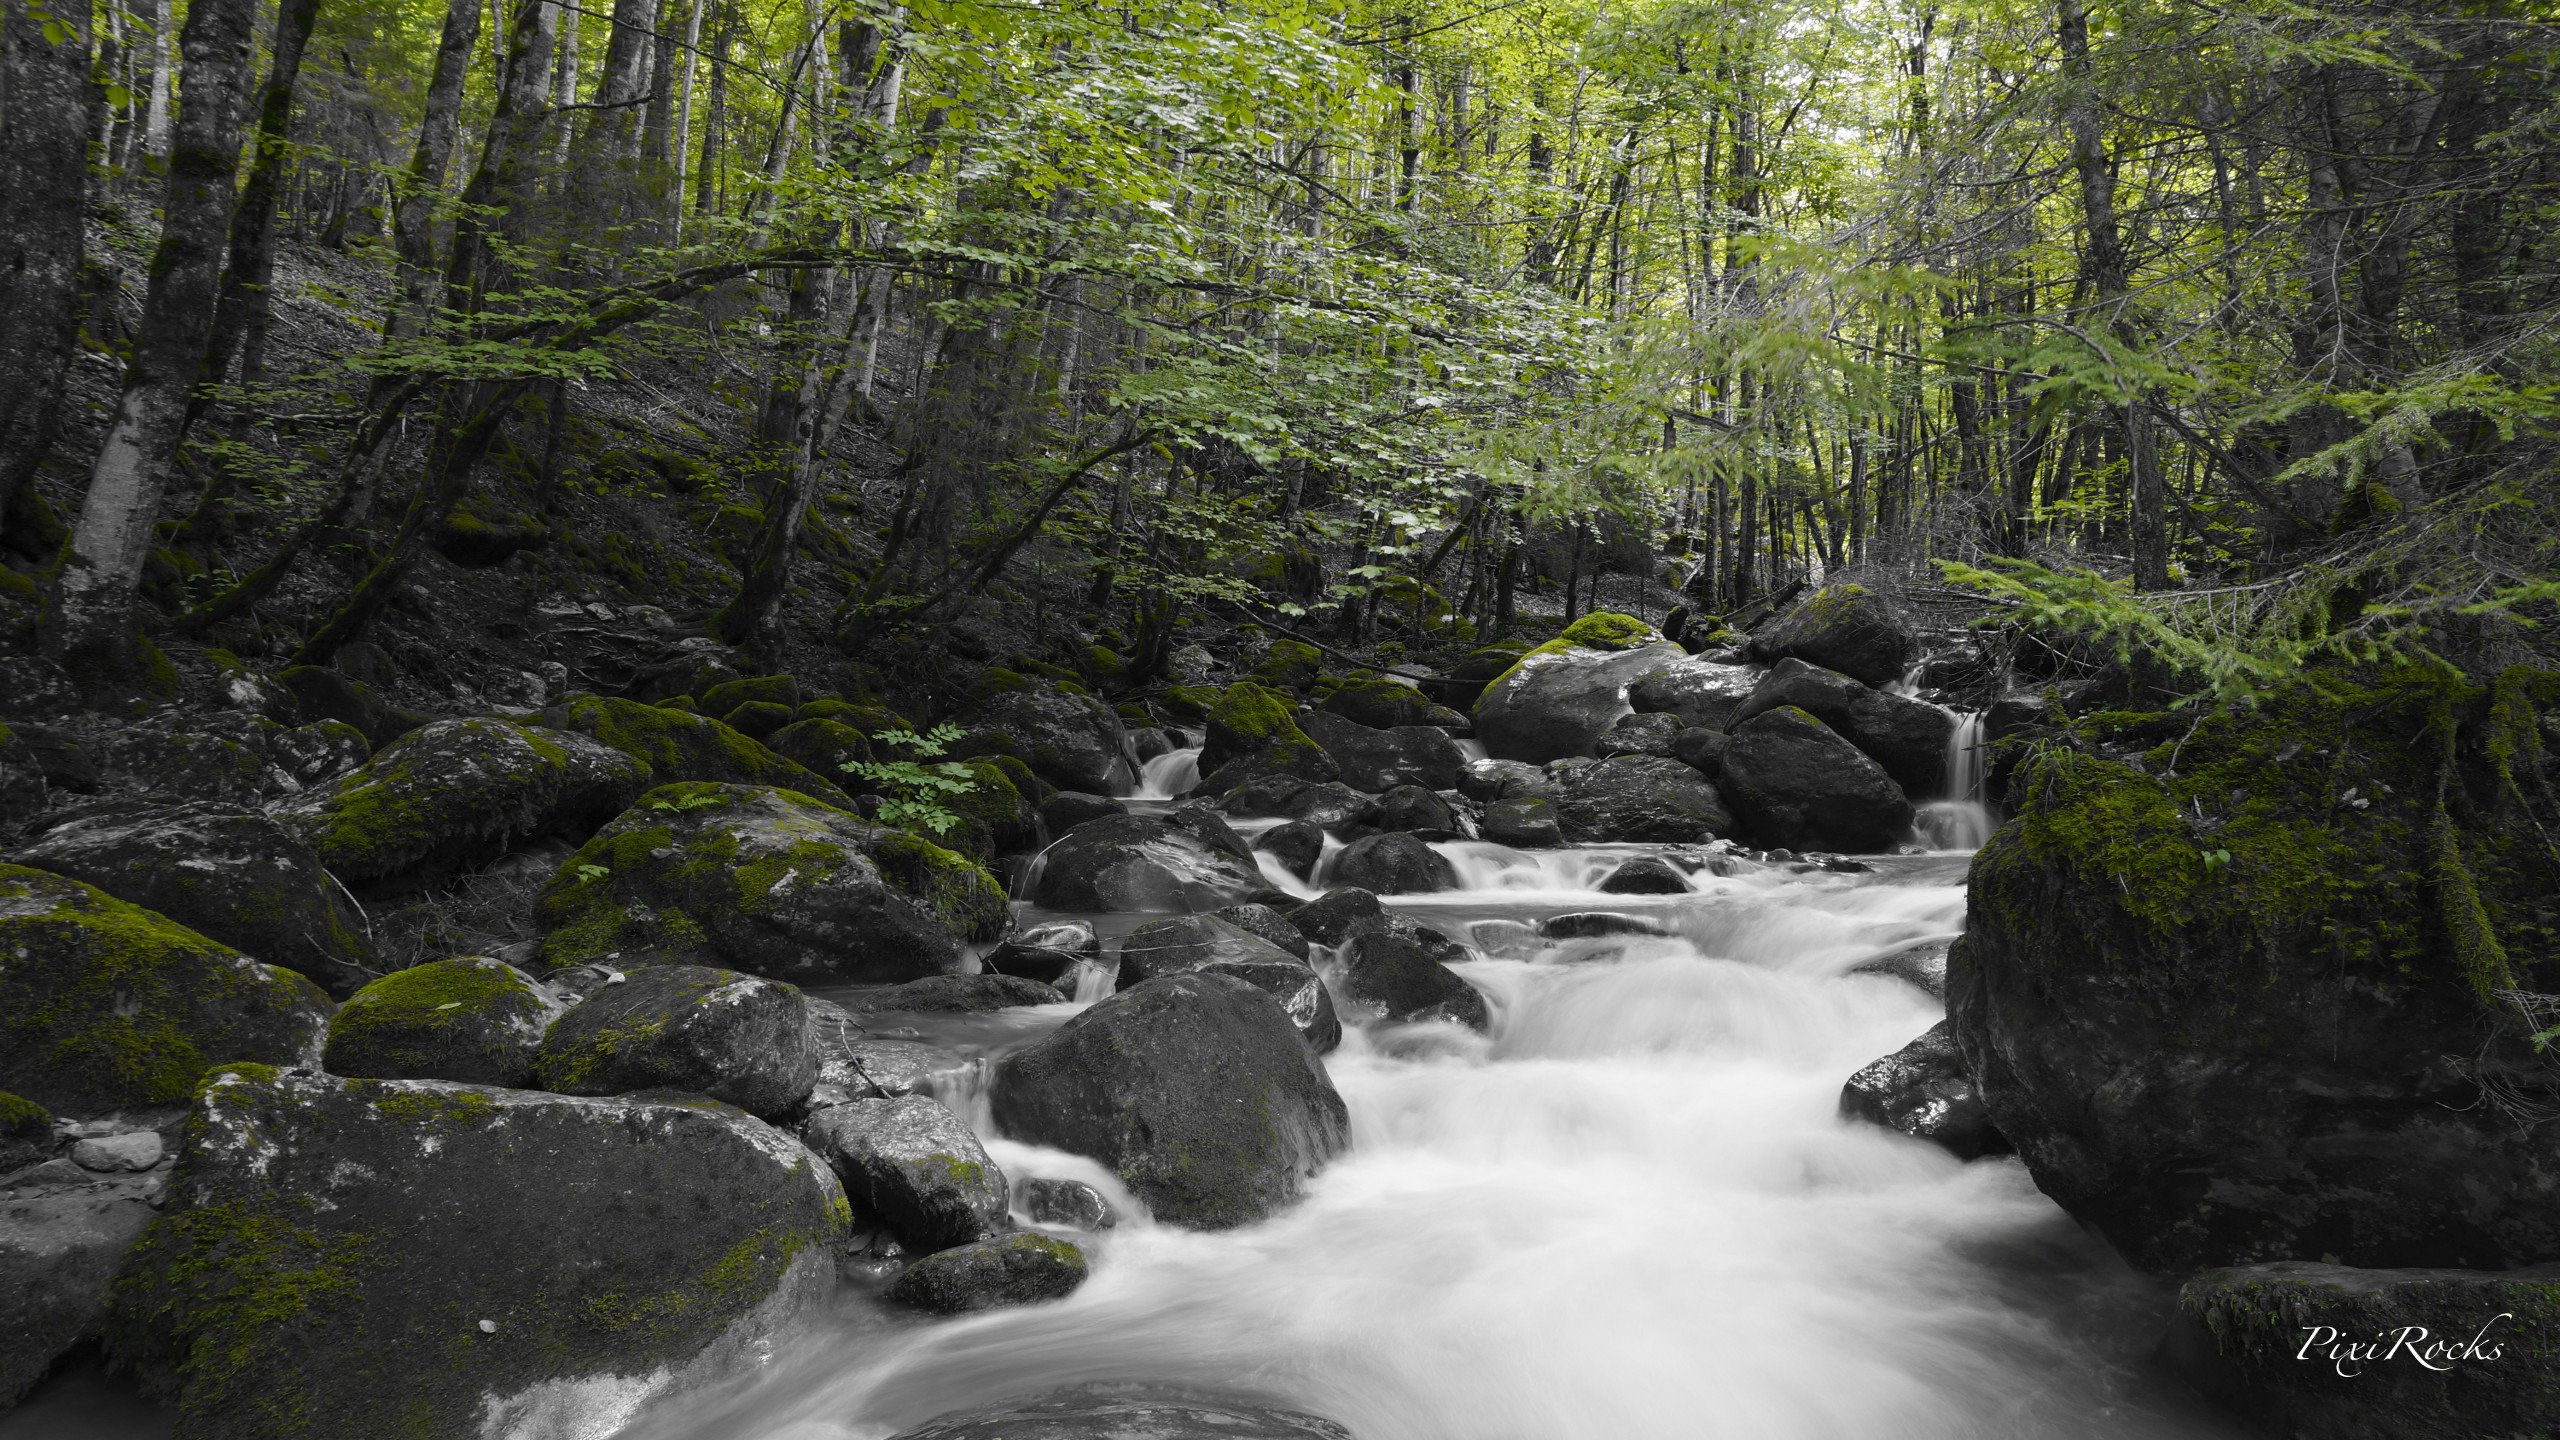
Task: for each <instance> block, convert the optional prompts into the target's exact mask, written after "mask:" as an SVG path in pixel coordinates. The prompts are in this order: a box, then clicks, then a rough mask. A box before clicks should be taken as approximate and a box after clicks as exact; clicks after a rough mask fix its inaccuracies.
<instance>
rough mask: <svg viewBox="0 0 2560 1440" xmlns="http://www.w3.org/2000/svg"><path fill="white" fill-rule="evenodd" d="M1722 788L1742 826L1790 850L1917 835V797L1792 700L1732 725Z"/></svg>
mask: <svg viewBox="0 0 2560 1440" xmlns="http://www.w3.org/2000/svg"><path fill="white" fill-rule="evenodd" d="M1716 786H1717V789H1718V791H1719V793H1721V794H1722V795H1723V797H1724V798H1725V799H1726V800H1727V801H1729V802H1730V803H1731V804H1732V806H1733V812H1734V815H1735V818H1736V819H1737V820H1739V821H1740V823H1741V826H1742V833H1743V834H1745V835H1747V836H1749V837H1750V838H1751V839H1752V841H1753V842H1754V843H1756V844H1760V845H1766V846H1771V847H1783V848H1786V849H1790V850H1848V851H1857V852H1877V851H1886V850H1891V849H1892V848H1893V847H1894V846H1896V845H1899V844H1901V843H1902V842H1903V841H1905V840H1908V839H1910V838H1911V817H1912V810H1911V802H1910V800H1908V799H1907V798H1905V797H1904V795H1903V793H1902V787H1900V786H1898V785H1896V784H1894V783H1893V777H1892V776H1890V775H1887V774H1886V773H1885V772H1884V769H1883V767H1881V766H1879V765H1877V764H1876V762H1874V761H1873V760H1870V759H1868V758H1867V757H1866V755H1865V754H1863V753H1862V752H1860V751H1859V749H1858V747H1856V746H1855V745H1852V744H1850V743H1849V742H1848V741H1847V740H1844V739H1842V738H1841V737H1840V736H1839V735H1838V734H1837V733H1835V732H1834V731H1833V730H1832V729H1831V728H1830V727H1829V726H1827V725H1824V724H1823V723H1822V722H1821V721H1819V720H1817V719H1815V718H1814V717H1812V716H1811V715H1808V714H1806V713H1805V712H1804V711H1802V710H1798V709H1796V708H1795V707H1793V706H1781V707H1779V708H1778V709H1775V710H1768V711H1764V712H1762V713H1760V714H1758V715H1755V716H1753V717H1752V718H1751V719H1749V720H1746V721H1744V722H1743V723H1742V724H1741V725H1740V726H1738V727H1736V729H1735V730H1734V732H1733V743H1732V745H1731V746H1730V747H1728V748H1727V749H1726V751H1725V755H1724V774H1723V777H1722V778H1721V779H1719V780H1718V781H1717V782H1716Z"/></svg>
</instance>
